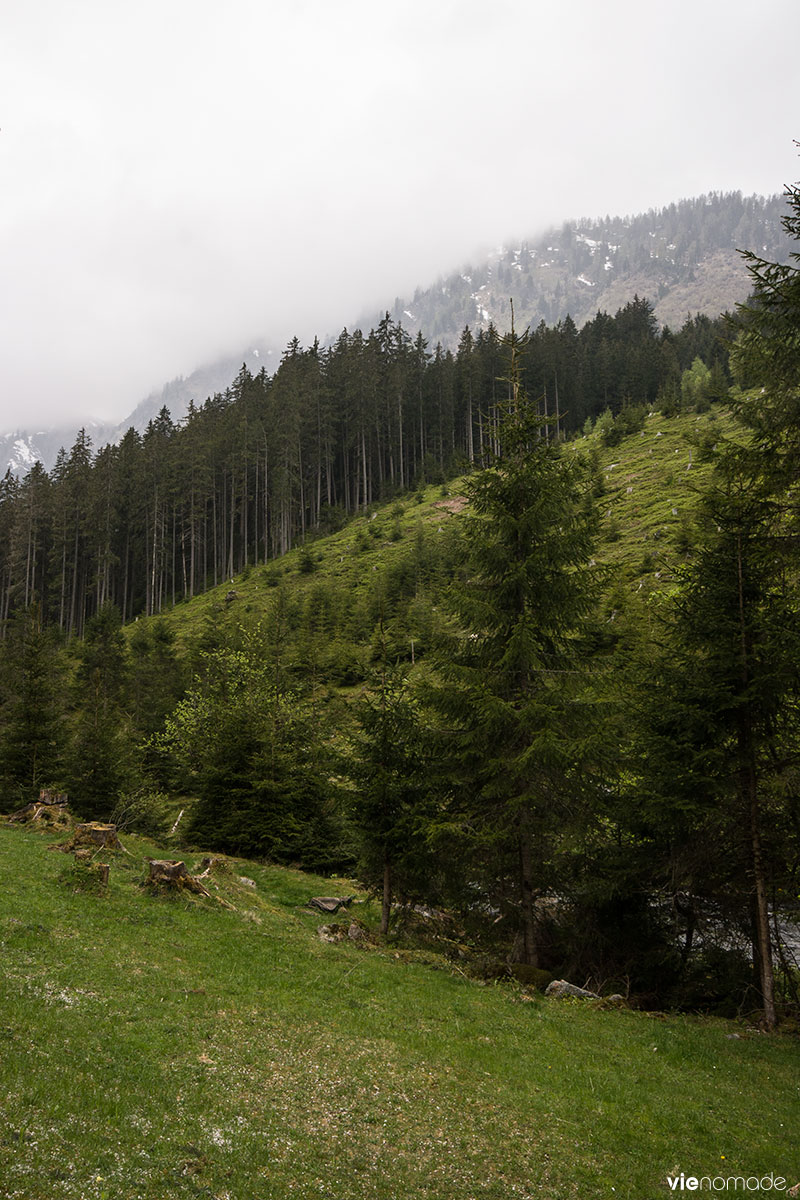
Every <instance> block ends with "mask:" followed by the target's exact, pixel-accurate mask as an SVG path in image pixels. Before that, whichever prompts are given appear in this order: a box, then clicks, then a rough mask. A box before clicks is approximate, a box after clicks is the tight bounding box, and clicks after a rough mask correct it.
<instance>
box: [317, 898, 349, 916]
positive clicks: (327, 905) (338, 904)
mask: <svg viewBox="0 0 800 1200" xmlns="http://www.w3.org/2000/svg"><path fill="white" fill-rule="evenodd" d="M354 900H355V896H312V898H311V899H310V900H309V901H308V904H307V907H308V908H318V909H319V911H320V912H324V913H337V912H338V911H339V909H340V908H348V907H349V906H350V905H351V904H352V903H353V901H354Z"/></svg>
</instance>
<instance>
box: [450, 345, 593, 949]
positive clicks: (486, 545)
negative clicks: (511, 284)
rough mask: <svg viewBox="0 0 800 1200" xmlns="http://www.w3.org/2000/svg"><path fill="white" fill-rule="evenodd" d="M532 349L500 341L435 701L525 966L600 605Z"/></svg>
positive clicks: (584, 483)
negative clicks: (499, 392)
mask: <svg viewBox="0 0 800 1200" xmlns="http://www.w3.org/2000/svg"><path fill="white" fill-rule="evenodd" d="M527 336H528V335H527V334H526V335H524V336H523V337H519V336H517V335H516V333H515V332H514V330H513V327H512V332H511V334H510V335H509V337H508V338H506V339H505V347H506V349H507V351H508V352H509V353H510V357H511V367H510V375H509V380H508V381H507V382H508V399H507V400H505V401H500V400H498V407H499V409H500V422H499V426H498V429H497V431H496V433H497V440H498V442H499V451H500V452H499V456H497V457H495V458H494V460H493V461H492V463H491V465H490V466H489V467H488V468H486V469H485V470H482V471H480V472H479V473H478V474H477V475H476V476H474V478H473V480H472V481H471V483H470V486H469V489H468V490H469V495H470V499H471V501H472V511H473V515H472V516H471V517H470V518H469V520H468V522H467V525H466V559H465V562H464V564H463V568H462V578H461V579H460V581H459V585H458V589H457V595H458V600H457V603H456V615H457V618H458V621H459V624H460V629H461V634H460V636H459V638H458V639H457V642H456V644H455V646H453V647H451V648H449V650H448V653H447V656H446V657H443V658H442V659H441V660H440V663H439V671H440V676H441V679H440V682H439V684H438V685H437V686H436V687H435V688H434V689H433V692H432V696H431V698H432V700H433V702H434V704H435V706H436V707H437V709H438V710H439V711H440V713H441V714H442V715H443V724H444V725H445V726H446V727H448V728H449V729H450V730H451V731H452V732H451V735H450V740H451V751H452V761H453V770H454V775H455V778H456V780H457V781H458V782H457V785H456V786H454V788H453V794H454V795H456V796H461V797H463V798H464V799H463V804H462V809H461V819H462V821H463V823H464V826H465V827H468V828H469V829H471V830H472V835H471V836H472V837H473V838H474V840H475V842H476V844H477V846H478V847H479V848H480V851H481V853H482V854H483V856H484V857H485V856H486V855H487V854H489V855H491V856H492V857H494V858H495V859H496V860H497V861H498V863H504V864H505V866H504V867H503V866H500V867H498V870H505V871H507V872H508V873H509V875H510V876H513V877H515V878H516V891H517V900H516V905H515V907H516V909H517V911H518V912H519V914H520V921H521V932H522V937H523V943H524V951H523V956H524V959H525V961H526V962H528V963H530V964H532V965H536V964H537V958H538V933H537V919H536V898H537V896H540V895H541V894H542V893H543V892H544V891H546V890H547V888H548V887H550V886H552V884H553V882H554V879H553V875H552V872H551V871H550V864H551V863H552V860H553V855H554V853H555V848H556V846H557V843H558V840H559V836H560V833H561V831H562V830H563V828H564V825H565V822H566V821H567V820H568V819H569V815H570V811H571V806H572V805H573V804H574V803H576V802H577V797H578V795H579V792H580V788H581V768H582V766H583V765H584V763H585V760H586V754H587V746H589V744H590V742H591V738H590V736H589V722H588V718H587V712H586V708H585V706H584V705H583V704H582V703H581V700H582V698H583V693H584V690H585V677H584V672H583V670H582V667H581V634H582V631H583V628H584V624H585V621H586V618H587V616H588V615H589V613H590V612H591V610H592V607H593V604H594V600H595V592H596V584H595V573H594V571H593V569H592V567H591V566H590V565H589V562H590V556H591V552H592V545H593V537H594V532H595V526H596V518H595V511H594V508H593V504H592V501H591V497H590V494H589V490H588V475H587V472H586V471H585V469H584V467H583V465H582V464H581V462H580V461H579V459H578V458H577V457H576V456H574V455H570V456H567V455H566V454H565V453H564V451H563V449H562V448H561V447H560V446H559V445H558V443H557V442H556V441H555V440H553V441H551V442H548V441H547V439H546V438H545V437H543V436H540V435H541V431H542V425H541V421H540V420H539V418H538V417H537V415H536V413H535V411H534V406H533V405H531V403H530V402H529V400H528V398H527V396H526V395H525V394H524V392H523V390H522V388H521V385H520V364H519V359H520V354H521V353H522V351H523V350H524V348H525V345H526V342H527Z"/></svg>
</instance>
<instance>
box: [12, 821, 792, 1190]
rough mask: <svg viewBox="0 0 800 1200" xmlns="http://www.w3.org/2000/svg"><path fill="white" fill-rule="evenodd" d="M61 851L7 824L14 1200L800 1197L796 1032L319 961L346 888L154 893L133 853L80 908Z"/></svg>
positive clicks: (381, 963) (446, 974)
mask: <svg viewBox="0 0 800 1200" xmlns="http://www.w3.org/2000/svg"><path fill="white" fill-rule="evenodd" d="M48 840H52V839H48V838H47V837H45V836H43V835H41V834H36V833H30V832H26V831H24V830H20V829H14V828H10V827H8V826H0V878H2V896H3V900H2V910H1V913H0V939H1V941H2V956H3V970H2V980H1V981H0V989H1V993H0V1196H2V1197H3V1200H10V1198H11V1197H14V1198H19V1200H67V1198H69V1200H77V1198H84V1200H90V1198H91V1200H102V1198H104V1197H108V1198H112V1197H113V1198H114V1200H171V1198H173V1197H175V1198H183V1197H187V1198H188V1197H217V1198H219V1200H222V1198H226V1200H282V1198H283V1197H301V1198H304V1200H305V1198H308V1200H322V1198H328V1200H331V1198H333V1200H384V1198H385V1200H412V1198H414V1200H417V1198H419V1197H426V1198H428V1197H430V1198H433V1200H473V1198H474V1200H478V1198H481V1200H489V1198H492V1200H524V1198H526V1197H539V1198H542V1197H544V1198H547V1200H562V1198H566V1197H601V1196H603V1197H612V1196H613V1197H620V1198H623V1197H631V1198H636V1200H648V1198H651V1197H652V1198H658V1197H661V1196H666V1195H669V1194H671V1191H670V1188H669V1187H668V1185H667V1182H666V1178H667V1175H668V1174H673V1175H674V1174H679V1173H680V1172H681V1171H684V1172H685V1173H686V1175H691V1174H694V1175H697V1176H700V1175H703V1174H708V1175H710V1176H715V1177H719V1178H722V1177H728V1176H734V1175H744V1176H748V1177H754V1176H759V1177H763V1176H766V1175H767V1174H768V1173H770V1172H772V1173H774V1174H775V1175H779V1176H783V1177H785V1178H786V1179H787V1180H788V1183H787V1186H791V1185H793V1184H795V1183H796V1182H797V1181H798V1180H800V1147H798V1142H797V1131H798V1129H800V1071H798V1067H800V1042H798V1040H797V1038H796V1037H793V1036H790V1035H781V1036H775V1037H767V1036H764V1035H762V1034H760V1033H758V1032H756V1031H755V1030H750V1029H748V1028H747V1027H746V1026H744V1025H735V1024H732V1023H726V1022H722V1021H717V1020H705V1019H699V1018H691V1017H667V1018H665V1017H663V1016H656V1015H651V1014H644V1013H636V1012H630V1011H626V1010H621V1011H619V1010H610V1009H604V1008H602V1007H599V1006H596V1005H595V1004H593V1003H592V1004H589V1005H587V1004H586V1003H581V1002H564V1001H555V1000H547V999H545V998H544V997H542V996H541V995H537V994H534V993H526V992H524V991H521V990H520V989H519V988H518V987H515V986H512V985H509V984H501V985H490V986H485V985H482V984H481V983H479V982H477V981H474V980H471V979H468V978H466V976H465V975H464V974H463V973H460V972H459V971H458V969H457V968H446V969H438V970H437V969H434V967H435V965H436V964H435V963H431V962H429V963H425V962H421V961H413V960H412V961H409V956H400V957H398V955H397V951H396V950H394V949H393V948H392V946H391V945H388V946H383V947H380V946H378V947H376V948H371V949H369V948H368V949H365V948H361V947H359V945H357V944H354V943H352V942H350V941H347V940H345V941H344V942H343V943H341V944H327V943H324V942H322V941H321V940H320V939H319V937H318V936H317V932H316V931H317V927H318V925H320V924H321V923H322V922H323V921H324V920H326V919H327V918H323V917H321V916H320V914H316V915H315V914H313V913H312V912H310V911H307V910H304V909H303V908H302V905H303V903H304V902H305V901H306V900H307V899H308V898H309V897H310V896H312V895H315V894H328V895H330V894H336V893H337V892H338V891H339V889H340V888H345V887H346V888H347V890H348V891H350V890H352V886H351V885H347V884H346V883H345V881H332V880H323V879H319V878H314V877H312V876H305V875H302V874H300V873H299V872H293V871H288V870H281V869H279V868H274V867H269V866H263V865H259V864H256V863H250V862H238V863H234V864H233V865H232V870H231V871H230V872H228V873H222V874H219V875H216V876H214V877H213V878H214V879H215V881H216V886H215V887H212V888H211V891H212V896H211V898H210V899H205V898H202V897H193V896H188V895H183V896H178V897H176V898H174V899H169V898H163V897H154V896H152V895H150V894H149V893H148V892H147V891H145V890H143V889H142V888H141V887H140V886H139V882H140V881H141V879H142V878H143V877H144V869H143V859H144V857H145V856H146V855H148V854H150V855H152V854H153V853H154V852H155V848H154V847H153V846H151V845H150V844H148V843H146V842H144V841H142V840H141V839H137V838H130V839H124V840H125V845H126V848H127V850H128V851H129V853H127V854H119V853H117V854H116V855H114V856H113V862H112V866H111V876H110V884H109V888H108V891H107V892H106V893H105V894H102V893H97V892H93V891H91V890H81V887H80V883H79V880H78V878H77V877H76V876H75V874H74V871H75V867H74V864H73V860H72V859H71V858H70V857H69V856H67V855H62V854H59V853H53V852H48V849H47V847H48ZM197 861H198V859H197V858H195V859H193V858H191V857H190V859H189V860H188V865H189V866H190V868H191V867H192V866H194V865H195V863H196V862H197ZM240 875H241V876H245V877H247V879H248V880H250V881H251V882H243V881H242V879H240ZM220 899H222V900H224V901H225V902H226V903H227V904H228V905H231V906H232V907H226V906H224V905H223V904H222V903H220ZM352 911H353V913H354V914H357V915H358V916H359V917H362V918H364V917H366V919H367V920H369V918H370V909H369V906H368V905H364V906H363V907H362V906H358V907H356V908H354V909H353V910H352ZM439 965H440V966H441V967H445V964H444V961H442V963H441V964H439ZM751 1191H752V1189H751Z"/></svg>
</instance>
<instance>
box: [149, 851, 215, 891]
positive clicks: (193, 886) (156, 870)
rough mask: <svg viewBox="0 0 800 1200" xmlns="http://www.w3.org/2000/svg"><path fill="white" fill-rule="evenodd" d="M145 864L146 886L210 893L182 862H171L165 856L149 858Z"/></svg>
mask: <svg viewBox="0 0 800 1200" xmlns="http://www.w3.org/2000/svg"><path fill="white" fill-rule="evenodd" d="M147 865H148V867H149V868H150V870H149V874H148V876H147V879H146V880H145V885H146V886H148V887H152V888H156V889H159V890H160V889H162V888H174V889H175V890H176V891H183V890H184V889H186V890H188V891H190V892H196V893H197V895H199V896H208V895H210V893H209V892H207V891H206V889H205V888H204V887H203V885H202V883H200V881H199V880H198V879H195V877H194V876H193V875H190V874H189V872H188V871H187V870H186V863H184V862H173V861H172V860H171V859H166V858H149V859H148V860H147Z"/></svg>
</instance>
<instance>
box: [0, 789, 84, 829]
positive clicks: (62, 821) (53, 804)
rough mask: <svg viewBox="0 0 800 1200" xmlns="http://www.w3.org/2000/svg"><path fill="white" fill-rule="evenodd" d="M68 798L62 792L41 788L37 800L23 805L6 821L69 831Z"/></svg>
mask: <svg viewBox="0 0 800 1200" xmlns="http://www.w3.org/2000/svg"><path fill="white" fill-rule="evenodd" d="M68 799H69V797H68V796H67V795H66V794H65V793H63V792H51V791H49V790H48V789H47V788H43V789H42V791H41V792H40V793H39V799H38V800H32V801H31V803H30V804H25V805H23V807H22V808H18V809H17V810H16V812H13V813H11V814H10V815H9V816H8V818H7V820H8V821H13V822H14V823H15V824H20V825H39V826H41V827H45V826H47V827H48V828H50V829H69V827H70V824H71V821H72V818H71V817H70V814H69V810H68V808H67V801H68Z"/></svg>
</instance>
